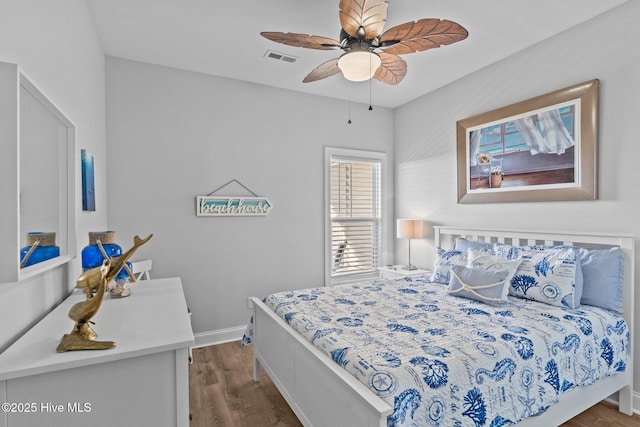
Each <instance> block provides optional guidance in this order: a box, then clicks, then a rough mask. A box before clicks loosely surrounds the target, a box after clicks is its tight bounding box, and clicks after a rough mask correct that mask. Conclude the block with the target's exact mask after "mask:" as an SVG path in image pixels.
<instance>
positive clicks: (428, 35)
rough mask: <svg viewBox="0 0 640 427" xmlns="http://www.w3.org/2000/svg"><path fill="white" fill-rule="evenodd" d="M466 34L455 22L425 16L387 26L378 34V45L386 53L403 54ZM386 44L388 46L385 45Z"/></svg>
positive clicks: (440, 43) (444, 42) (435, 46)
mask: <svg viewBox="0 0 640 427" xmlns="http://www.w3.org/2000/svg"><path fill="white" fill-rule="evenodd" d="M468 35H469V33H468V32H467V30H466V29H465V28H464V27H463V26H461V25H460V24H458V23H456V22H453V21H449V20H446V19H442V20H440V19H437V18H427V19H420V20H419V21H416V22H406V23H404V24H401V25H398V26H396V27H393V28H389V29H388V30H387V31H385V32H384V34H382V36H380V45H381V46H382V49H383V50H384V51H385V52H387V53H393V54H396V55H403V54H407V53H413V52H420V51H423V50H427V49H434V48H438V47H440V46H444V45H448V44H451V43H455V42H458V41H460V40H464V39H466V38H467V36H468ZM386 44H390V46H388V47H385V45H386Z"/></svg>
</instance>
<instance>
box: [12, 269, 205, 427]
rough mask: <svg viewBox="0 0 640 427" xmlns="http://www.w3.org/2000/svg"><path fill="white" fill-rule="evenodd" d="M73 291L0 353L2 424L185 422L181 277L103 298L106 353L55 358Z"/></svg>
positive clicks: (101, 331) (100, 318)
mask: <svg viewBox="0 0 640 427" xmlns="http://www.w3.org/2000/svg"><path fill="white" fill-rule="evenodd" d="M84 299H85V297H84V294H82V293H81V292H80V291H78V290H75V291H74V292H73V293H72V295H71V296H69V297H68V298H67V299H66V300H65V301H63V302H62V303H61V304H60V305H59V306H58V307H56V308H55V309H54V310H53V311H52V312H51V313H49V314H48V315H47V316H46V317H45V318H44V319H42V320H41V321H40V322H39V323H38V324H36V325H35V326H34V327H33V328H32V329H30V330H29V331H27V332H26V333H25V334H24V335H23V336H22V337H21V338H20V339H19V340H18V341H16V342H15V343H14V344H13V345H12V346H11V347H9V348H8V349H7V350H5V351H4V352H3V353H2V354H0V403H3V406H2V412H0V427H21V426H24V427H32V426H45V425H46V426H61V427H62V426H64V427H73V426H83V427H84V426H89V425H90V426H92V427H100V426H105V427H106V426H136V425H139V426H154V427H155V426H158V427H161V426H167V427H173V426H178V427H187V426H188V425H189V361H188V357H189V356H188V353H189V347H190V346H192V345H193V343H194V341H193V332H192V330H191V323H190V319H189V315H188V313H187V305H186V302H185V298H184V293H183V290H182V283H181V281H180V278H178V277H174V278H166V279H153V280H144V281H139V282H136V283H135V284H134V290H133V295H131V296H130V297H126V298H120V299H111V298H109V296H106V297H105V299H104V301H103V303H102V306H101V307H100V310H99V311H98V313H97V314H96V316H95V317H94V318H93V319H92V320H93V321H94V322H95V325H94V326H93V329H94V330H95V331H96V332H97V333H98V338H97V340H104V341H115V342H116V344H117V347H116V348H113V349H110V350H83V351H70V352H66V353H57V352H56V346H57V345H58V342H59V341H60V338H61V337H62V335H63V334H65V333H69V332H70V331H71V329H72V327H73V321H71V320H70V319H69V318H68V317H67V313H68V312H69V309H70V308H71V306H72V305H73V304H75V303H77V302H80V301H83V300H84Z"/></svg>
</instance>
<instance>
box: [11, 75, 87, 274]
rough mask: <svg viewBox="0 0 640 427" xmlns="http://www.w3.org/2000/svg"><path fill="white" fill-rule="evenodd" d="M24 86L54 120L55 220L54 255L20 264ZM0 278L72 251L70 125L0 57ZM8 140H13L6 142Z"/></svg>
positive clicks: (36, 268) (59, 260) (66, 257)
mask: <svg viewBox="0 0 640 427" xmlns="http://www.w3.org/2000/svg"><path fill="white" fill-rule="evenodd" d="M21 88H23V89H25V90H26V91H27V92H29V94H30V95H32V96H33V97H34V98H35V99H36V100H37V101H38V102H40V103H41V104H42V105H43V106H44V107H45V108H46V109H47V110H48V111H49V112H51V113H52V114H53V115H54V116H55V117H56V118H57V119H58V121H59V122H60V127H59V135H58V141H59V144H60V145H59V150H58V152H59V165H60V166H59V170H58V182H59V194H58V197H59V203H58V209H59V224H58V229H57V230H56V236H59V237H57V238H56V239H57V241H58V242H60V249H61V251H60V256H58V257H55V258H52V259H49V260H47V261H43V262H41V263H38V264H34V265H32V266H29V267H25V268H22V269H20V266H19V264H20V248H21V247H22V246H24V245H23V244H22V242H23V240H24V236H22V235H21V233H20V220H21V216H20V173H21V171H20V166H19V165H20V119H21V117H20V116H21V114H20V105H21V103H20V91H21ZM0 115H1V116H2V117H3V118H6V120H2V122H0V139H2V140H4V141H7V143H5V144H3V145H2V147H1V148H0V153H1V155H0V181H1V182H2V186H1V187H0V196H1V197H2V206H1V207H0V216H1V217H2V221H1V222H0V283H8V282H18V281H21V280H25V279H28V278H30V277H33V276H36V275H38V274H41V273H43V272H45V271H48V270H50V269H52V268H55V267H57V266H60V265H63V264H66V263H68V262H69V261H71V260H72V259H73V258H75V256H76V176H75V175H76V174H75V166H76V126H75V124H74V123H73V122H72V121H71V120H70V119H69V118H68V117H67V116H66V115H65V114H64V113H63V112H62V111H61V110H60V109H59V108H58V107H57V106H56V105H55V104H54V103H53V102H52V101H51V100H50V99H49V98H48V97H47V96H46V95H44V93H43V92H42V91H41V90H40V89H39V88H38V87H37V86H36V85H35V84H34V83H33V81H32V80H30V79H29V78H28V77H27V76H26V75H25V74H24V73H23V72H22V70H20V68H19V67H18V66H17V65H16V64H9V63H0ZM10 141H15V143H13V144H11V143H10Z"/></svg>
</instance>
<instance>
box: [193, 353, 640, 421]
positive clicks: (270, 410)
mask: <svg viewBox="0 0 640 427" xmlns="http://www.w3.org/2000/svg"><path fill="white" fill-rule="evenodd" d="M252 371H253V347H252V346H248V347H242V346H241V345H240V342H238V341H236V342H231V343H227V344H221V345H216V346H211V347H203V348H198V349H194V350H193V364H192V365H190V367H189V392H190V399H189V400H190V406H191V408H190V409H191V415H192V420H191V427H212V426H216V427H284V426H302V424H301V423H300V421H298V419H297V418H296V416H295V415H294V413H293V412H292V411H291V409H290V408H289V406H288V405H287V403H286V402H285V400H284V399H283V398H282V396H281V395H280V393H279V392H278V390H277V389H276V387H275V385H274V384H273V382H271V380H270V379H269V377H268V376H267V375H266V374H265V373H264V371H262V374H261V377H260V378H261V380H260V382H259V383H255V382H254V381H253V372H252ZM603 426H606V427H640V415H634V416H632V417H629V416H627V415H624V414H621V413H620V412H618V409H617V408H616V407H615V406H614V405H611V404H609V403H606V402H603V403H599V404H598V405H596V406H594V407H593V408H591V409H589V410H588V411H585V412H583V413H582V414H580V415H578V416H577V417H575V418H574V419H572V420H570V421H569V422H567V423H565V424H563V425H562V427H603ZM354 427H357V426H354ZM541 427H543V426H541Z"/></svg>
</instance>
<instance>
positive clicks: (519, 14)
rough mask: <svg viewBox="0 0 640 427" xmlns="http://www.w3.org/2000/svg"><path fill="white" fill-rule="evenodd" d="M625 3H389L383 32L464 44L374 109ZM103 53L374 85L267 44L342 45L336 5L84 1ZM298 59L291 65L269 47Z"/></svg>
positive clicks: (289, 78)
mask: <svg viewBox="0 0 640 427" xmlns="http://www.w3.org/2000/svg"><path fill="white" fill-rule="evenodd" d="M626 1H627V0H536V1H525V0H483V1H479V0H390V1H389V3H390V5H389V9H388V16H387V23H386V26H385V29H389V28H391V27H393V26H396V25H399V24H402V23H404V22H407V21H415V20H418V19H421V18H441V19H449V20H452V21H456V22H458V23H459V24H461V25H462V26H463V27H465V28H466V29H467V30H468V31H469V37H468V38H467V39H465V40H463V41H461V42H458V43H455V44H452V45H449V46H444V47H441V48H439V49H432V50H427V51H424V52H417V53H414V54H409V55H403V59H404V60H405V61H406V62H407V65H408V73H407V76H406V77H405V78H404V80H403V81H402V82H401V83H400V84H398V85H397V86H388V85H385V84H383V83H380V82H378V81H376V80H373V83H372V85H371V94H372V101H373V105H376V106H383V107H390V108H394V107H397V106H400V105H402V104H404V103H406V102H409V101H411V100H412V99H414V98H417V97H419V96H421V95H424V94H426V93H428V92H430V91H433V90H435V89H437V88H439V87H442V86H444V85H446V84H448V83H451V82H452V81H454V80H456V79H459V78H460V77H463V76H465V75H467V74H470V73H472V72H473V71H475V70H478V69H480V68H483V67H485V66H487V65H489V64H491V63H494V62H496V61H499V60H500V59H502V58H505V57H507V56H509V55H512V54H514V53H516V52H518V51H520V50H522V49H524V48H526V47H528V46H531V45H533V44H535V43H538V42H540V41H542V40H544V39H546V38H549V37H551V36H553V35H555V34H558V33H560V32H562V31H564V30H566V29H568V28H571V27H573V26H575V25H577V24H579V23H581V22H584V21H586V20H588V19H590V18H592V17H594V16H597V15H599V14H601V13H604V12H606V11H607V10H609V9H612V8H614V7H616V6H618V5H620V4H622V3H625V2H626ZM87 3H88V4H89V8H90V10H91V12H92V14H93V17H94V20H95V24H96V26H97V29H98V33H99V36H100V38H101V40H102V45H103V48H104V51H105V53H106V54H107V55H111V56H117V57H121V58H126V59H132V60H136V61H142V62H148V63H152V64H158V65H165V66H169V67H175V68H180V69H184V70H191V71H198V72H202V73H207V74H213V75H217V76H223V77H230V78H234V79H239V80H245V81H249V82H254V83H260V84H265V85H269V86H275V87H279V88H285V89H291V90H295V91H300V92H306V93H311V94H317V95H323V96H329V97H333V98H339V99H349V97H350V98H351V99H352V100H353V101H356V102H362V103H369V96H370V95H369V94H370V88H369V83H368V82H361V83H351V88H349V83H348V82H347V80H345V79H344V78H343V77H342V75H336V76H333V77H329V78H327V79H324V80H320V81H317V82H313V83H302V79H303V78H304V77H305V76H306V75H307V74H308V73H309V72H310V71H311V70H313V69H314V68H315V67H316V66H318V65H320V64H321V63H323V62H325V61H328V60H330V59H332V58H335V57H337V56H339V54H340V51H321V50H314V49H303V48H296V47H291V46H285V45H282V44H278V43H274V42H271V41H269V40H267V39H265V38H263V37H262V36H260V32H261V31H281V32H294V33H304V34H312V35H319V36H325V37H329V38H333V39H339V34H340V21H339V19H338V3H339V0H331V1H327V0H325V1H317V0H315V1H314V0H243V1H237V0H236V1H234V0H87ZM269 49H270V50H274V51H276V52H279V53H284V54H286V55H291V56H295V57H297V58H298V60H297V61H296V62H295V63H293V64H291V63H286V62H283V61H276V60H274V59H270V58H267V57H265V53H266V51H267V50H269Z"/></svg>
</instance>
